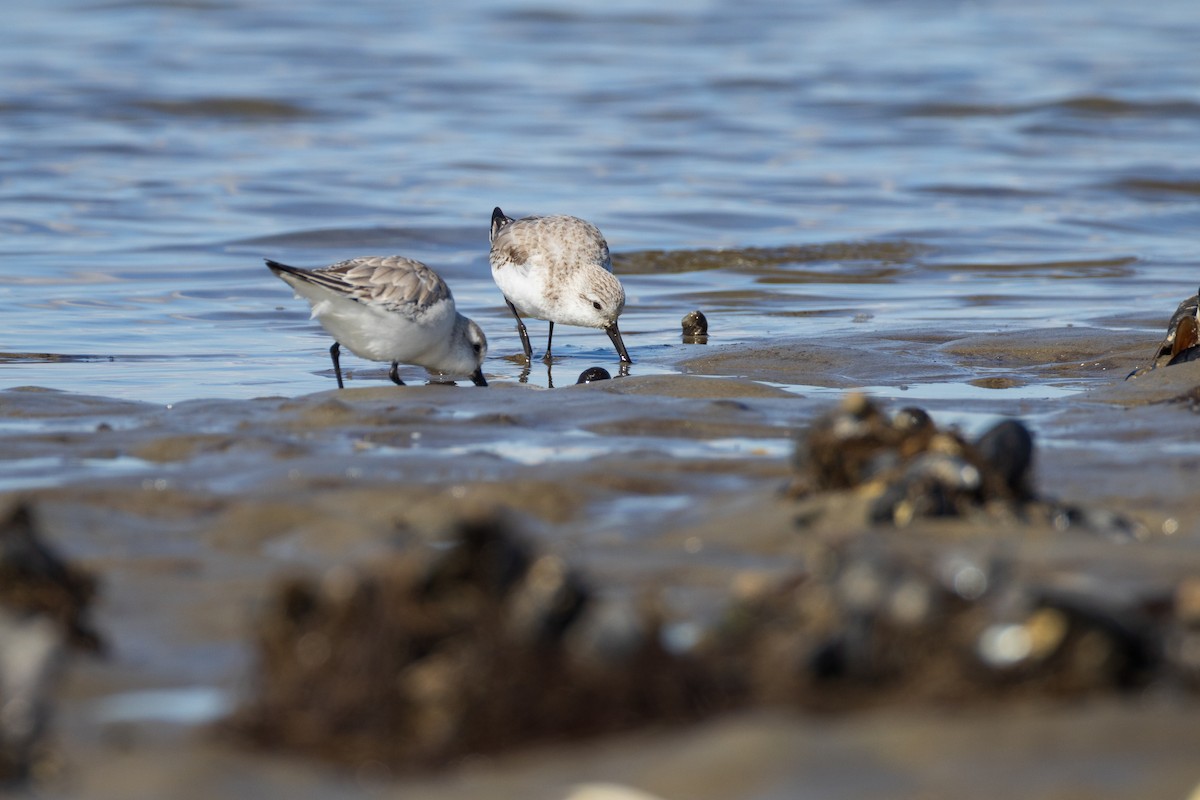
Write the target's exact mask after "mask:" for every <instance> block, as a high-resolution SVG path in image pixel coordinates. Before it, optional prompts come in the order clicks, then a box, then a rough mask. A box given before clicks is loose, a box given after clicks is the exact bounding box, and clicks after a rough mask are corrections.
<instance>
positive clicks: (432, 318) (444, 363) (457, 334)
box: [265, 256, 487, 389]
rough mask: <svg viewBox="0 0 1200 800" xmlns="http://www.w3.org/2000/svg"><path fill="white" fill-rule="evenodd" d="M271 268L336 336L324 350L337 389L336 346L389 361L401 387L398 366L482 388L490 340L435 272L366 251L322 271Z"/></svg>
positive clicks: (339, 379) (269, 263) (417, 263)
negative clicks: (463, 380)
mask: <svg viewBox="0 0 1200 800" xmlns="http://www.w3.org/2000/svg"><path fill="white" fill-rule="evenodd" d="M265 260H266V262H267V266H268V267H270V268H271V271H272V272H274V273H275V274H276V275H278V276H279V277H280V278H281V279H283V281H284V282H286V283H287V284H288V285H289V286H291V287H292V288H293V289H294V290H295V291H296V294H297V296H299V297H303V298H304V299H306V300H308V302H309V304H310V305H312V316H313V319H315V320H317V322H320V323H321V327H323V328H324V329H325V330H326V331H328V332H329V335H330V336H332V337H333V338H334V342H333V346H332V347H330V348H329V356H330V358H332V359H333V371H334V373H335V374H336V375H337V382H338V388H339V389H341V388H343V384H342V367H341V364H340V363H339V358H338V356H339V353H340V351H341V346H342V345H345V346H346V347H347V348H348V349H349V350H350V352H352V353H354V355H356V356H358V357H359V358H365V359H367V360H369V361H390V362H392V369H391V372H389V373H388V375H389V376H390V377H391V379H392V381H393V382H394V383H396V384H397V385H399V386H403V385H404V381H402V380H400V373H399V367H400V365H401V364H414V365H416V366H419V367H424V368H425V369H426V370H428V371H429V373H430V374H431V375H434V376H437V377H445V378H461V377H467V376H469V377H470V378H471V380H472V381H473V382H474V383H475V385H476V386H487V381H486V380H485V379H484V377H483V366H482V365H483V359H484V357H485V356H486V355H487V338H486V337H485V336H484V335H483V331H482V330H480V329H479V326H478V325H476V324H475V323H474V322H472V321H471V320H469V319H467V318H466V317H464V316H463V315H462V314H460V313H458V311H457V310H456V309H455V307H454V296H453V295H451V294H450V287H449V286H447V285H446V282H445V281H444V280H442V278H441V276H439V275H438V274H437V273H436V272H434V271H433V270H432V269H430V268H429V267H427V266H425V265H424V264H422V263H421V262H420V261H413V260H412V259H411V258H404V257H403V256H366V257H363V258H351V259H349V260H347V261H340V262H338V263H337V264H333V265H332V266H328V267H323V268H321V269H301V268H299V267H289V266H288V265H286V264H280V263H279V262H278V261H272V260H271V259H269V258H268V259H265Z"/></svg>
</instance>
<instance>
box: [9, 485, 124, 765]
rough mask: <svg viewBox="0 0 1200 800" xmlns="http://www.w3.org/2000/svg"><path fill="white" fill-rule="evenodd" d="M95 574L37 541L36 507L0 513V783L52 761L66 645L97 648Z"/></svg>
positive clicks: (67, 648)
mask: <svg viewBox="0 0 1200 800" xmlns="http://www.w3.org/2000/svg"><path fill="white" fill-rule="evenodd" d="M95 590H96V584H95V580H94V579H93V578H92V577H91V576H90V575H89V574H87V573H85V572H83V571H81V570H79V569H77V568H75V567H72V566H70V565H68V564H67V563H66V562H64V561H63V560H62V558H60V557H59V556H58V554H57V553H55V552H54V550H52V549H51V548H50V547H49V546H47V545H46V544H45V542H43V541H42V538H41V536H40V535H39V534H38V531H37V526H36V524H35V520H34V517H33V513H32V512H31V510H30V509H29V507H28V506H26V505H16V506H14V507H12V508H10V509H9V510H8V512H7V517H5V518H3V519H0V786H2V785H3V784H6V783H12V782H16V781H20V780H23V779H25V778H26V777H28V775H29V774H30V773H31V772H32V771H35V770H36V769H37V767H38V766H39V765H40V764H42V763H47V762H48V761H49V749H48V747H47V745H46V731H47V724H48V721H49V717H50V708H51V700H52V694H53V690H54V686H55V684H56V681H57V677H58V674H59V672H60V669H61V665H62V661H63V659H64V657H65V655H66V653H67V651H68V650H70V649H78V650H83V651H91V652H97V651H99V650H100V649H101V642H100V638H99V636H97V634H96V633H95V632H94V631H93V630H92V627H91V624H90V622H89V620H88V615H89V608H90V605H91V602H92V597H93V595H94V594H95Z"/></svg>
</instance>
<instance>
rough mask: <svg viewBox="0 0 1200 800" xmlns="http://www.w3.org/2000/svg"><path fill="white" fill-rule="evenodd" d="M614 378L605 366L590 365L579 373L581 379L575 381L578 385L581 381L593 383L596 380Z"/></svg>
mask: <svg viewBox="0 0 1200 800" xmlns="http://www.w3.org/2000/svg"><path fill="white" fill-rule="evenodd" d="M611 378H612V375H610V374H609V372H608V370H606V369H605V368H604V367H588V368H587V369H585V370H584V371H583V372H581V373H579V379H578V380H577V381H575V384H576V385H579V384H581V383H593V382H595V381H607V380H609V379H611Z"/></svg>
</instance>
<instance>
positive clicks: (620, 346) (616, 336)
mask: <svg viewBox="0 0 1200 800" xmlns="http://www.w3.org/2000/svg"><path fill="white" fill-rule="evenodd" d="M604 332H605V333H607V334H608V338H609V339H612V343H613V347H615V348H617V355H619V356H620V357H621V361H622V362H624V363H626V364H632V363H633V359H632V358H630V357H629V351H627V350H626V349H625V342H624V341H622V340H621V331H620V330H619V329H618V328H617V323H615V322H614V323H613V324H612V325H609V326H608V327H607V328H605V329H604Z"/></svg>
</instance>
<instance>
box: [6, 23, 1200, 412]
mask: <svg viewBox="0 0 1200 800" xmlns="http://www.w3.org/2000/svg"><path fill="white" fill-rule="evenodd" d="M5 17H6V20H5V25H4V30H3V32H0V43H2V44H3V47H0V75H3V78H2V79H0V119H2V120H3V125H0V233H2V238H0V253H2V256H0V259H2V261H0V264H2V266H0V297H2V299H3V303H4V307H5V311H6V313H5V320H6V325H5V335H4V340H3V342H2V343H0V350H2V351H3V355H2V356H0V370H2V374H3V376H4V383H5V385H7V386H15V385H24V384H36V385H42V386H49V387H55V388H65V389H75V390H82V391H88V392H91V393H96V394H107V395H114V396H121V397H136V398H142V399H148V400H154V401H162V402H167V401H174V400H179V399H183V398H188V397H205V396H228V397H248V396H256V395H262V394H299V393H306V392H310V391H316V390H319V389H322V388H327V387H329V386H330V385H331V377H330V375H329V365H328V358H327V354H326V348H327V346H328V340H327V338H326V337H325V336H324V335H323V334H322V333H321V331H320V330H319V328H317V327H316V325H315V324H313V323H311V322H309V321H308V320H307V309H306V307H305V305H304V303H302V302H301V301H298V300H295V299H293V298H292V296H291V293H290V291H288V289H287V288H286V287H285V286H284V285H283V284H282V283H280V282H279V281H278V280H276V279H275V278H273V277H272V276H271V274H270V273H269V272H268V271H267V270H266V269H265V268H264V267H263V265H262V261H261V259H262V257H264V256H270V257H272V258H277V259H280V260H282V261H285V262H293V263H297V264H302V265H318V264H323V263H328V262H331V261H333V260H336V259H339V258H342V257H346V256H350V255H357V254H371V253H391V252H395V253H402V254H406V255H411V256H414V257H418V258H421V259H423V260H426V261H428V262H429V263H431V264H432V265H434V266H435V267H436V268H438V269H439V270H440V271H442V273H443V274H444V275H445V276H446V277H447V279H448V280H449V281H450V283H451V285H452V287H453V289H454V292H455V294H456V296H457V299H458V301H459V304H460V306H462V308H463V310H464V311H465V312H466V313H467V314H468V315H470V316H473V317H474V318H475V319H477V320H478V321H479V322H480V323H481V324H482V325H483V327H484V329H485V330H486V332H487V334H488V336H489V338H490V341H491V358H490V359H489V361H488V363H487V365H486V367H485V369H486V371H487V373H488V374H489V376H491V378H492V380H493V381H496V380H500V381H503V380H516V379H517V377H518V375H519V367H518V366H517V365H516V364H515V363H514V362H512V361H510V360H507V359H505V358H504V356H506V355H511V354H513V353H515V352H517V351H518V349H519V343H518V340H517V338H516V335H515V331H514V330H513V326H512V324H511V320H510V318H509V316H508V313H507V311H506V309H505V308H504V305H503V302H502V300H501V297H500V295H499V292H498V290H496V288H495V287H494V286H493V285H492V283H491V280H490V275H489V272H488V268H487V261H486V250H487V227H488V219H489V215H490V212H491V209H492V207H493V206H494V205H501V206H503V207H504V209H505V211H507V212H508V213H510V214H512V215H516V216H520V215H525V214H532V213H556V212H562V213H572V214H576V215H579V216H583V217H586V218H588V219H591V220H593V221H594V222H596V223H597V224H598V225H599V226H600V227H601V229H602V230H603V231H604V232H605V234H606V235H607V237H608V240H609V243H610V245H611V247H612V249H613V250H614V253H615V254H616V258H615V261H616V268H617V270H618V272H621V273H623V274H624V276H625V277H624V281H625V284H626V287H627V291H628V294H629V304H628V307H627V311H626V314H625V316H624V317H623V318H622V328H623V329H624V330H626V331H627V333H626V339H627V344H628V346H629V348H630V350H631V351H632V352H633V354H634V357H635V359H636V360H637V361H638V364H637V365H635V368H634V369H635V374H638V372H639V371H640V373H641V374H646V373H652V372H662V371H673V370H674V362H675V360H676V359H677V357H678V351H679V350H680V348H681V345H680V344H679V335H678V324H679V319H680V317H681V316H682V315H683V313H684V312H686V311H688V310H690V309H692V308H702V309H704V310H705V311H706V313H707V314H708V315H709V317H710V320H711V321H712V325H713V328H714V334H715V335H714V338H713V346H718V345H720V344H722V343H725V342H731V341H745V340H750V339H758V338H763V337H774V336H784V335H811V336H825V335H829V336H835V337H836V336H843V335H847V334H850V335H855V336H860V335H864V334H867V335H869V333H870V332H872V331H887V330H893V329H898V328H906V327H936V328H937V329H939V330H952V331H957V330H962V331H973V332H986V331H989V330H999V329H1006V328H1011V327H1030V326H1054V327H1058V326H1063V325H1067V324H1075V325H1084V326H1087V325H1093V326H1105V327H1145V328H1146V329H1147V339H1148V341H1149V340H1152V339H1153V338H1154V337H1155V336H1156V335H1157V334H1158V329H1159V328H1160V327H1161V324H1162V322H1163V321H1164V320H1165V317H1166V316H1168V315H1169V312H1170V310H1171V308H1173V306H1174V303H1175V301H1176V300H1177V299H1179V298H1180V297H1182V296H1183V295H1184V294H1187V293H1190V292H1192V291H1194V287H1195V285H1196V283H1197V274H1200V273H1198V272H1197V270H1195V269H1194V268H1193V264H1194V253H1195V247H1196V245H1195V231H1196V230H1197V229H1198V227H1200V161H1198V156H1197V150H1196V142H1197V141H1200V83H1198V82H1197V76H1200V48H1197V47H1196V42H1197V41H1200V11H1198V10H1197V8H1196V6H1195V4H1194V3H1191V2H1183V0H1177V1H1174V2H1172V1H1171V0H1168V1H1167V2H1162V3H1154V4H1135V5H1130V4H1127V3H1117V2H1112V1H1111V0H1109V1H1107V2H1091V3H1082V2H1080V3H1053V4H1045V3H1035V2H1017V3H999V2H994V3H993V2H982V3H950V2H934V1H933V0H930V1H929V2H914V3H904V4H900V3H883V2H869V1H868V0H859V1H857V2H847V3H842V2H836V3H835V2H805V3H791V4H780V3H775V2H765V1H763V0H750V2H737V3H733V2H701V1H700V0H685V1H684V2H676V3H670V4H659V5H658V6H651V5H646V4H639V3H634V2H626V1H622V0H618V2H609V3H602V4H598V3H594V2H578V1H576V0H558V1H556V2H554V3H538V2H530V3H522V2H482V0H454V1H453V2H445V3H437V4H398V3H384V2H368V1H363V2H357V1H356V0H349V1H348V2H342V3H337V4H329V3H312V2H287V3H283V2H247V1H245V0H227V1H222V2H204V1H202V2H166V1H165V0H164V2H149V1H147V2H138V1H134V2H94V1H92V0H86V1H85V0H63V2H56V3H46V4H33V3H27V4H18V6H15V7H13V8H11V9H9V10H8V11H6V14H5ZM531 327H533V328H534V331H533V335H534V337H535V341H536V340H540V339H541V338H542V337H543V336H544V333H545V327H544V325H543V324H541V323H534V325H533V326H531ZM1151 328H1153V329H1154V330H1151ZM556 341H557V343H558V344H559V355H560V357H561V359H562V361H561V362H560V364H559V366H558V370H559V372H560V373H570V374H571V375H574V374H576V368H579V369H582V368H583V367H585V366H590V365H591V364H593V363H599V364H607V363H608V362H612V361H613V360H614V359H613V356H612V353H611V350H610V347H609V344H608V341H607V339H606V338H605V337H604V336H602V335H601V334H600V333H599V332H595V331H582V330H578V329H575V330H572V329H564V328H561V327H560V329H559V332H558V336H557V337H556ZM347 362H348V365H349V366H350V367H351V369H352V371H353V372H354V373H355V378H356V379H357V380H358V381H362V380H369V381H378V380H386V377H385V372H384V370H383V369H382V368H380V367H379V366H378V365H373V364H366V363H363V362H360V361H357V360H356V359H350V358H348V359H347ZM410 372H411V374H412V375H413V377H416V376H417V375H416V373H417V371H410ZM530 380H531V381H533V382H535V383H537V382H540V383H542V384H545V383H546V376H545V374H544V373H541V372H540V371H539V370H534V372H533V374H532V375H531V376H530ZM796 383H797V384H800V385H802V384H803V383H804V381H803V376H797V381H796Z"/></svg>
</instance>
